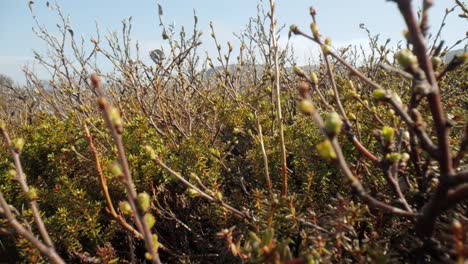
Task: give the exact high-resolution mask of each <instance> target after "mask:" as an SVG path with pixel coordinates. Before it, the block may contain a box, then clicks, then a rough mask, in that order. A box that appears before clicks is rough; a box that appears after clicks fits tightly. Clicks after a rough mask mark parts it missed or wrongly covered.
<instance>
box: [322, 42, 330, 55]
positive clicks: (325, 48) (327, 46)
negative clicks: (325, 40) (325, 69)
mask: <svg viewBox="0 0 468 264" xmlns="http://www.w3.org/2000/svg"><path fill="white" fill-rule="evenodd" d="M321 48H322V51H323V53H324V54H328V53H330V50H331V49H330V46H329V45H327V44H323V45H322V46H321Z"/></svg>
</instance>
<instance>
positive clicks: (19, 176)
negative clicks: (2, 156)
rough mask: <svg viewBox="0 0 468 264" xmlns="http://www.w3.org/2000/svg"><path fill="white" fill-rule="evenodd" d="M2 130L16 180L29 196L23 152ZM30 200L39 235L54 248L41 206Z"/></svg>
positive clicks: (5, 131)
mask: <svg viewBox="0 0 468 264" xmlns="http://www.w3.org/2000/svg"><path fill="white" fill-rule="evenodd" d="M0 130H1V132H2V134H3V138H4V139H5V141H6V144H7V146H8V148H9V149H10V153H11V156H12V157H13V162H14V164H15V170H16V178H15V179H16V180H18V182H19V184H20V185H21V190H22V191H23V193H24V194H25V195H27V194H28V193H29V191H30V190H31V189H30V188H29V186H28V183H27V180H26V175H25V174H24V172H23V166H22V165H21V161H20V156H19V155H20V152H21V150H19V149H16V148H15V146H13V144H12V142H11V139H10V136H9V135H8V132H7V130H6V129H5V127H0ZM28 200H29V206H30V207H31V211H32V214H33V218H34V222H35V223H36V225H37V229H38V230H39V233H40V234H41V237H42V239H44V242H45V244H46V245H47V246H49V247H51V248H54V244H53V243H52V240H51V239H50V236H49V233H48V232H47V229H46V227H45V225H44V222H43V221H42V218H41V214H40V211H39V206H38V205H37V202H36V198H33V199H28Z"/></svg>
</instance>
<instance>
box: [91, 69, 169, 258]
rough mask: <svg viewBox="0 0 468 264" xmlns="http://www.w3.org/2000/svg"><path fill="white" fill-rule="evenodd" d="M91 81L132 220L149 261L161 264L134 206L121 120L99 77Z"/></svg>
mask: <svg viewBox="0 0 468 264" xmlns="http://www.w3.org/2000/svg"><path fill="white" fill-rule="evenodd" d="M91 81H92V84H93V86H94V88H95V89H96V91H97V94H98V95H99V98H98V105H99V108H100V109H101V110H102V112H103V115H104V120H105V121H106V124H107V127H108V128H109V130H110V132H111V135H112V138H113V139H114V144H115V146H116V147H117V155H118V158H119V164H120V166H121V168H122V177H121V182H122V183H123V184H124V186H125V189H126V190H127V198H128V199H127V200H128V203H129V204H130V206H131V208H132V211H133V216H134V217H133V218H134V220H135V225H136V226H137V229H138V230H139V231H140V233H142V234H143V237H144V240H145V243H146V246H147V250H148V252H149V253H150V255H151V261H152V262H153V263H155V264H159V263H161V261H160V260H159V254H158V252H157V248H156V246H155V245H154V243H153V234H152V233H151V230H150V228H149V226H148V224H147V223H146V221H144V218H143V217H144V212H142V210H141V209H140V208H139V207H137V205H136V200H137V192H136V190H135V187H134V184H133V179H132V176H131V174H130V168H129V165H128V161H127V156H126V154H125V149H124V146H123V142H122V130H123V124H122V120H121V118H120V116H118V113H116V112H115V110H116V109H115V108H113V107H112V106H111V105H110V104H109V103H108V102H107V100H106V99H105V97H104V94H103V91H102V90H101V87H100V79H99V77H98V76H97V75H92V76H91ZM111 112H112V113H111ZM116 115H117V116H116Z"/></svg>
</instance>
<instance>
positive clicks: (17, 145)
mask: <svg viewBox="0 0 468 264" xmlns="http://www.w3.org/2000/svg"><path fill="white" fill-rule="evenodd" d="M24 143H25V141H24V139H23V138H15V139H13V140H12V141H11V144H12V145H13V148H14V150H15V152H16V153H20V152H21V151H22V150H23V147H24Z"/></svg>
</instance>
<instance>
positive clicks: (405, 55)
mask: <svg viewBox="0 0 468 264" xmlns="http://www.w3.org/2000/svg"><path fill="white" fill-rule="evenodd" d="M395 59H396V60H397V62H398V63H399V64H400V65H401V66H402V67H403V68H404V69H409V68H410V67H413V66H415V65H417V63H418V58H416V56H414V54H413V52H412V51H411V50H409V49H404V50H400V51H398V52H397V53H396V54H395Z"/></svg>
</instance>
